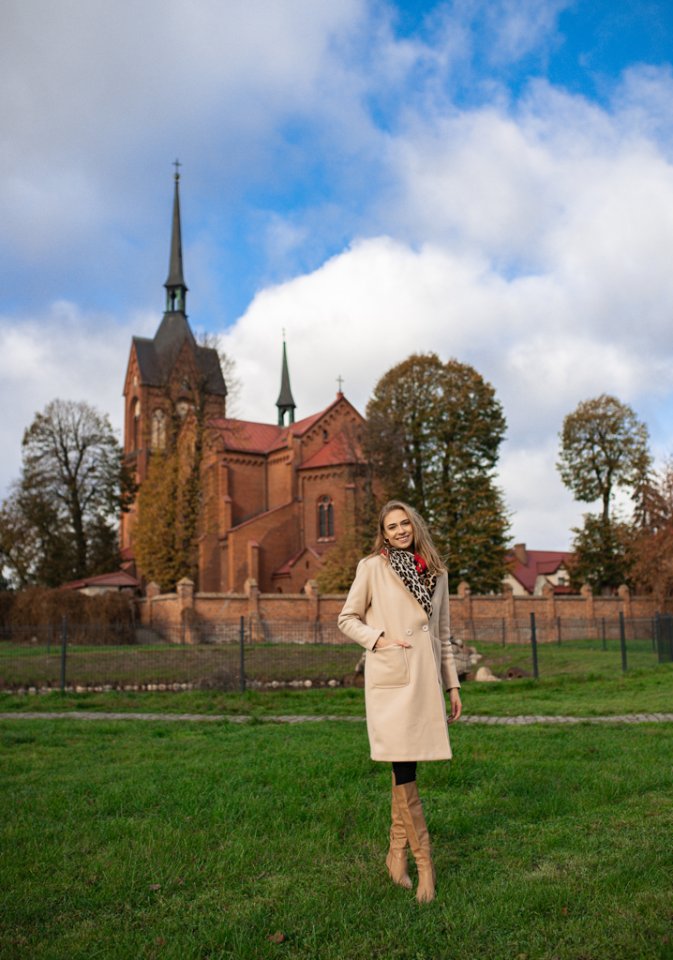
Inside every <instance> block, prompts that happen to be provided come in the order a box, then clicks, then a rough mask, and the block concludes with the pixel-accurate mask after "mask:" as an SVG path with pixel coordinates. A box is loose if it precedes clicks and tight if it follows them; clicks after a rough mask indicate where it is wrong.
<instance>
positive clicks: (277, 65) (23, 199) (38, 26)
mask: <svg viewBox="0 0 673 960" xmlns="http://www.w3.org/2000/svg"><path fill="white" fill-rule="evenodd" d="M5 6H6V8H7V9H6V11H5V29H4V30H3V33H2V36H1V37H0V82H1V83H2V85H3V90H4V91H5V97H4V98H3V100H2V103H1V104H0V144H1V146H2V152H3V158H4V160H5V167H4V169H5V172H4V175H3V178H2V181H0V220H1V222H2V223H3V231H2V235H1V236H0V257H1V258H2V262H3V265H4V266H5V268H6V273H7V289H6V290H5V304H6V307H5V311H6V313H5V316H4V317H0V348H1V349H0V374H2V376H1V378H0V383H2V387H1V388H0V390H1V396H0V399H1V400H2V402H3V408H4V409H11V410H12V418H11V420H10V418H7V420H6V422H5V423H4V426H3V428H2V431H3V432H2V434H1V435H0V436H1V439H2V441H3V450H4V451H6V452H7V453H6V456H5V457H4V463H3V469H4V471H5V475H4V477H0V482H3V483H6V482H7V480H8V479H9V478H10V477H11V476H14V475H16V473H17V471H18V462H19V444H20V436H21V432H22V430H23V429H24V428H25V426H26V425H27V424H28V423H29V422H30V419H31V417H32V415H33V414H34V412H35V411H36V410H37V409H40V408H42V407H43V406H44V405H45V404H46V403H47V402H48V401H49V400H50V399H53V397H55V396H66V397H72V398H75V399H86V400H88V401H89V402H92V403H94V404H95V405H96V406H98V407H99V408H101V409H105V410H108V411H109V412H110V413H111V414H112V417H113V421H114V422H115V424H117V425H119V423H120V420H121V398H120V393H121V387H122V379H123V374H124V369H125V364H126V359H127V356H128V349H129V344H130V338H131V335H132V334H133V333H136V334H143V335H151V334H152V333H153V332H154V330H155V329H156V326H157V325H158V322H159V315H158V313H154V312H152V311H151V310H144V309H142V307H141V308H139V306H138V305H143V304H145V303H150V304H153V305H154V306H156V307H157V308H159V307H160V306H161V300H162V296H161V294H162V291H161V282H162V281H163V279H164V277H165V273H164V271H165V266H166V255H167V248H168V224H169V213H170V211H169V209H168V205H169V200H170V196H169V191H170V184H169V183H168V175H167V176H166V178H165V180H161V181H160V182H158V180H157V167H158V164H166V162H167V161H168V160H170V159H171V158H172V157H173V156H174V155H175V153H176V152H177V153H178V154H180V155H181V159H186V158H185V156H184V152H185V151H187V154H188V161H187V168H188V170H189V177H188V178H187V177H185V179H184V180H183V233H184V238H185V264H186V271H187V281H188V283H189V286H190V295H189V307H190V310H191V311H192V317H191V319H192V322H193V324H194V326H195V327H202V326H206V327H209V328H214V329H218V328H220V329H221V328H223V327H224V331H223V332H224V338H225V346H226V349H227V352H228V353H229V354H230V355H231V356H232V357H233V358H234V359H235V360H236V362H237V364H238V373H239V376H240V377H241V379H242V381H243V396H242V397H241V402H240V409H241V413H242V415H244V416H247V417H250V418H253V419H255V418H256V419H261V420H273V419H275V409H274V402H275V399H276V396H277V390H278V384H279V373H280V356H281V354H280V349H281V347H280V344H281V331H282V329H286V331H287V335H288V351H289V357H290V367H291V375H292V383H293V390H294V393H295V399H296V401H297V403H298V405H299V411H298V412H299V415H306V414H308V413H311V412H313V411H315V410H316V409H320V408H321V407H324V406H326V405H327V404H328V403H329V402H330V401H331V399H332V398H333V396H334V394H335V392H336V389H337V377H338V376H343V378H344V390H345V392H346V394H347V396H348V397H349V398H350V399H351V400H352V401H353V402H354V403H355V404H356V405H357V406H358V407H359V408H360V409H364V407H365V405H366V402H367V399H368V396H369V394H370V392H371V390H372V388H373V386H374V384H375V383H376V381H377V379H378V378H379V377H380V376H381V375H382V374H383V373H384V372H385V371H386V370H387V369H389V368H390V367H391V366H392V365H394V364H395V363H398V362H400V361H401V360H403V359H404V358H405V357H406V356H408V355H409V354H410V353H412V352H426V351H431V350H434V351H436V352H438V353H439V354H440V355H441V356H443V357H445V358H448V357H456V358H457V359H459V360H462V361H465V362H468V363H471V364H473V365H474V366H475V367H476V368H477V370H479V371H480V372H481V373H482V374H483V375H484V376H485V377H486V378H487V379H488V380H490V381H491V382H492V383H493V385H494V386H495V388H496V390H497V393H498V396H499V397H500V399H501V401H502V402H503V405H504V408H505V413H506V416H507V419H508V423H509V432H508V439H507V441H506V443H505V446H504V449H503V457H502V462H501V469H500V480H501V483H502V485H503V488H504V490H505V495H506V498H507V501H508V503H509V506H510V508H511V509H512V510H513V511H515V516H514V520H513V533H514V536H515V538H516V539H517V540H526V541H528V543H529V545H530V546H532V547H554V546H559V547H561V546H564V545H565V544H566V543H567V540H568V530H569V528H570V527H571V526H573V525H576V524H577V523H578V522H579V521H580V518H581V513H582V512H583V511H584V510H585V509H586V507H585V506H584V505H578V504H575V503H573V502H572V500H571V498H570V495H569V494H568V493H567V491H565V490H564V489H563V487H562V486H561V484H560V480H559V478H558V476H557V473H556V470H555V460H556V447H557V442H558V441H557V435H558V431H559V429H560V427H561V423H562V419H563V416H564V415H565V414H566V413H568V412H569V411H570V410H572V409H573V408H574V407H575V406H576V404H577V403H578V402H579V401H580V400H583V399H586V398H587V397H589V396H595V395H597V394H598V393H601V392H604V391H605V392H610V393H615V394H616V395H617V396H619V397H620V398H621V399H623V400H626V401H628V402H629V403H631V404H632V405H633V406H634V407H635V409H636V411H637V412H638V413H639V414H640V415H641V416H645V417H646V418H647V421H648V423H649V424H650V427H651V429H652V434H653V445H654V448H655V450H656V451H657V453H658V454H660V453H667V452H669V450H670V447H671V446H673V444H672V443H671V436H670V426H669V424H670V416H669V414H670V413H671V411H672V410H673V390H671V387H670V383H671V373H672V372H673V327H672V326H671V323H670V317H671V315H672V313H673V274H672V273H671V271H670V268H669V266H668V257H669V250H670V249H671V248H672V247H673V152H672V149H671V147H672V146H673V125H672V124H671V120H670V110H669V109H668V104H669V103H670V99H671V93H673V76H672V73H671V70H670V68H668V67H666V68H654V67H650V66H647V65H641V66H634V67H632V68H630V69H629V70H627V71H626V72H625V74H624V75H623V77H622V78H621V80H620V82H618V83H617V84H616V85H614V88H613V90H612V92H611V94H610V99H609V100H607V101H606V102H605V103H604V104H602V105H599V104H597V103H594V102H589V101H588V100H586V99H585V98H583V97H581V96H578V95H571V94H569V93H568V92H567V91H564V90H562V89H560V88H558V87H554V86H552V85H551V84H549V83H548V82H547V81H545V80H544V79H538V80H535V81H531V82H528V83H527V84H523V85H522V86H521V92H520V93H517V94H516V95H515V94H513V93H512V91H511V90H510V89H508V88H507V86H506V74H507V70H508V68H509V67H511V66H512V65H513V64H516V63H517V62H520V61H522V60H526V59H529V58H533V59H535V62H536V63H537V64H543V62H544V58H545V56H546V55H547V53H548V52H549V51H550V50H551V49H553V48H554V46H555V45H557V44H558V43H559V42H560V37H559V34H558V17H559V14H560V12H561V11H562V10H563V9H564V8H565V7H566V6H567V4H566V3H564V2H563V0H548V2H545V0H526V2H525V3H521V2H516V3H515V2H513V0H498V2H497V3H491V2H489V3H486V2H476V3H452V4H445V3H438V4H436V5H434V7H431V9H430V10H429V11H428V14H427V16H426V17H425V18H422V22H421V23H420V25H419V27H418V29H417V30H415V32H413V33H408V34H403V33H402V32H400V29H399V23H398V20H399V18H397V19H396V11H395V8H394V7H393V5H392V4H389V3H383V2H376V3H375V2H373V0H341V2H339V3H336V4H335V3H333V2H331V0H310V2H309V0H284V2H283V3H282V4H273V3H271V4H270V3H268V2H267V0H232V2H228V3H226V4H222V3H219V2H218V0H190V2H189V3H186V2H185V0H170V2H168V3H165V2H161V0H147V2H144V3H143V4H141V5H138V4H134V3H132V2H130V0H122V2H120V3H117V4H116V5H115V6H114V8H112V7H111V6H110V5H109V4H105V3H104V2H103V0H90V2H88V3H86V4H82V3H81V2H79V0H63V2H61V3H59V4H58V5H54V4H53V3H50V2H48V0H21V2H19V0H10V2H9V4H6V5H5ZM498 71H501V73H498ZM468 88H469V96H467V95H466V90H468ZM158 157H159V158H163V159H161V160H158V159H157V158H158ZM167 174H168V171H167ZM242 277H243V278H245V283H246V284H247V287H246V288H245V289H246V292H247V291H248V290H250V289H253V290H255V291H256V295H255V296H254V297H252V296H251V297H250V302H249V305H248V306H247V308H245V309H240V310H238V312H239V313H240V316H239V318H238V319H237V320H236V321H235V322H234V323H230V321H231V320H232V318H233V316H235V314H233V313H232V310H234V308H233V307H232V306H231V303H233V302H234V301H235V295H236V294H235V293H230V291H229V289H228V287H227V285H230V286H231V288H232V290H239V294H238V295H239V296H240V289H243V287H242V286H241V284H242V280H241V278H242ZM237 284H239V287H237V286H236V285H237ZM14 306H16V309H13V307H14ZM218 310H223V313H224V319H217V318H218V317H220V318H221V317H222V314H221V313H218Z"/></svg>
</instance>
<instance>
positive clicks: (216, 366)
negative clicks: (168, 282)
mask: <svg viewBox="0 0 673 960" xmlns="http://www.w3.org/2000/svg"><path fill="white" fill-rule="evenodd" d="M185 341H187V342H188V343H189V345H190V348H191V350H192V352H193V354H194V360H195V362H196V368H197V370H198V371H199V374H200V375H201V376H202V377H203V379H204V382H205V389H206V390H207V391H208V393H214V394H216V395H218V396H223V397H226V395H227V387H226V384H225V382H224V377H223V376H222V368H221V366H220V358H219V356H218V355H217V350H215V349H214V348H213V347H202V346H199V345H198V344H197V343H196V341H195V339H194V334H193V333H192V330H191V327H190V326H189V322H188V320H187V317H186V316H185V315H184V313H182V312H181V311H179V310H177V311H173V312H167V313H165V314H164V316H163V320H162V321H161V323H160V324H159V329H158V330H157V332H156V334H155V335H154V339H152V340H150V339H149V338H148V337H134V338H133V346H134V347H135V351H136V357H137V358H138V367H139V370H140V379H141V381H142V383H144V384H148V385H149V386H152V387H161V386H163V385H164V384H165V383H166V382H167V380H168V377H169V376H170V373H171V370H172V369H173V365H174V364H175V361H176V360H177V357H178V354H179V353H180V350H181V349H182V346H183V344H184V342H185Z"/></svg>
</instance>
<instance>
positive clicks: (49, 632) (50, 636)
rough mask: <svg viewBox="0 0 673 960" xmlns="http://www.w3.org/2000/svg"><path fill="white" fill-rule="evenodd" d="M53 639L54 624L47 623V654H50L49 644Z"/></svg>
mask: <svg viewBox="0 0 673 960" xmlns="http://www.w3.org/2000/svg"><path fill="white" fill-rule="evenodd" d="M53 640H54V624H53V623H50V624H49V629H48V630H47V656H50V654H51V645H52V642H53Z"/></svg>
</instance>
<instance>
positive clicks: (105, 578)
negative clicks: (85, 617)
mask: <svg viewBox="0 0 673 960" xmlns="http://www.w3.org/2000/svg"><path fill="white" fill-rule="evenodd" d="M84 587H116V588H117V589H119V588H121V587H133V588H134V589H135V588H138V587H140V580H137V579H136V578H135V577H132V576H131V574H130V573H127V572H126V571H125V570H115V571H114V572H113V573H100V574H98V576H96V577H83V578H82V579H81V580H71V581H70V582H69V583H64V584H63V585H62V586H61V588H60V589H61V590H82V589H83V588H84Z"/></svg>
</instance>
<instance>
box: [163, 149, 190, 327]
mask: <svg viewBox="0 0 673 960" xmlns="http://www.w3.org/2000/svg"><path fill="white" fill-rule="evenodd" d="M179 185H180V163H179V161H178V160H176V161H175V193H174V195H173V229H172V232H171V255H170V259H169V262H168V279H167V280H166V283H165V284H164V286H165V287H166V313H184V312H185V308H186V306H187V284H186V283H185V278H184V276H183V273H182V230H181V227H180V186H179Z"/></svg>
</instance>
